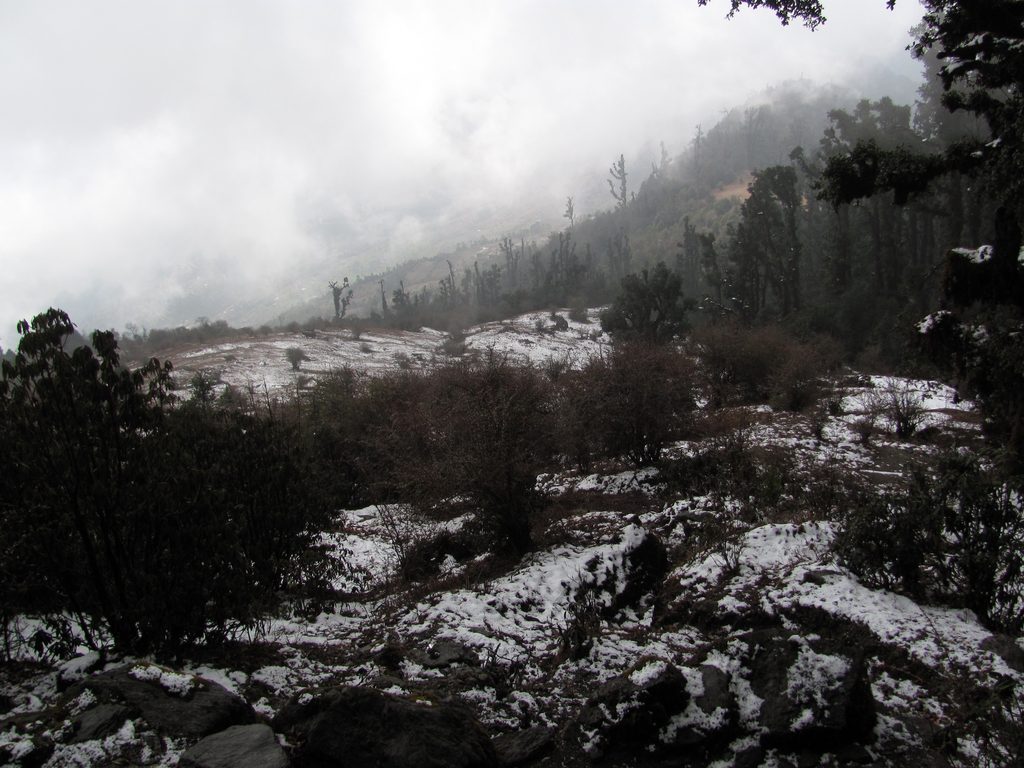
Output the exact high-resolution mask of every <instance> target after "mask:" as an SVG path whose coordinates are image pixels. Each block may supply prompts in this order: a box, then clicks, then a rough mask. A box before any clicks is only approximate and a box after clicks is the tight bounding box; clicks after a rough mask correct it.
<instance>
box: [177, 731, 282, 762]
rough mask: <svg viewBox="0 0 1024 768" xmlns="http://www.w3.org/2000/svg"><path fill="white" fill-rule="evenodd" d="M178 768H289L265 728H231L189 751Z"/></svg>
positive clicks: (271, 733) (183, 755)
mask: <svg viewBox="0 0 1024 768" xmlns="http://www.w3.org/2000/svg"><path fill="white" fill-rule="evenodd" d="M178 765H179V766H180V768H288V765H289V761H288V756H287V755H286V754H285V753H284V750H283V749H281V745H279V744H278V743H277V739H276V738H274V732H273V731H272V730H270V728H269V727H268V726H266V725H262V724H259V725H233V726H231V727H230V728H227V729H225V730H223V731H221V732H220V733H215V734H213V735H212V736H207V737H206V738H205V739H203V740H202V741H200V742H198V743H197V744H195V745H193V746H192V747H189V748H188V749H187V750H185V752H184V753H183V754H182V756H181V759H180V760H179V761H178Z"/></svg>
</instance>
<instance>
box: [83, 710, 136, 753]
mask: <svg viewBox="0 0 1024 768" xmlns="http://www.w3.org/2000/svg"><path fill="white" fill-rule="evenodd" d="M137 714H138V711H137V710H134V709H132V708H131V707H125V706H122V705H120V704H100V705H98V706H95V707H93V708H92V709H88V710H86V711H85V712H83V713H82V714H80V715H78V716H77V717H75V718H74V719H73V720H72V723H74V726H75V737H74V738H73V739H72V740H71V741H72V743H73V744H77V743H79V742H82V741H92V740H93V739H105V738H106V737H107V736H110V735H112V734H114V733H117V730H118V728H120V727H121V725H122V724H123V723H124V721H125V720H128V719H130V718H132V717H135V716H136V715H137Z"/></svg>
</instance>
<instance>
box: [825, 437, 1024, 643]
mask: <svg viewBox="0 0 1024 768" xmlns="http://www.w3.org/2000/svg"><path fill="white" fill-rule="evenodd" d="M1022 499H1024V484H1022V482H1021V479H1020V478H1010V479H1007V478H1003V477H999V476H998V475H996V474H995V473H994V472H992V471H989V470H986V469H984V468H982V466H980V465H979V463H978V461H977V460H976V459H975V458H973V457H968V456H963V455H960V454H953V455H950V456H946V457H944V458H943V459H942V461H941V462H940V464H939V467H938V470H937V471H936V473H935V474H934V475H926V474H924V473H919V474H917V475H916V476H915V477H914V479H913V481H912V482H911V484H910V487H909V488H908V489H907V490H905V491H903V492H898V493H895V492H894V493H888V494H882V495H865V496H863V497H862V498H861V499H860V500H859V502H858V503H855V504H853V505H852V506H851V508H850V510H849V513H848V515H847V518H846V519H845V520H844V522H843V527H842V529H841V531H840V534H839V537H838V539H837V541H836V547H837V551H838V553H839V555H840V557H841V558H842V559H843V560H844V561H845V562H846V564H847V565H848V566H849V567H850V569H851V570H853V571H854V572H855V573H856V574H857V575H858V576H859V577H860V578H861V579H863V580H864V581H865V583H868V584H869V585H872V586H883V587H888V588H891V589H900V590H902V591H905V592H908V593H910V594H912V595H914V596H917V597H927V596H929V595H930V596H934V597H936V598H938V599H940V600H942V601H944V602H947V603H950V604H952V605H957V606H962V607H965V608H969V609H971V610H973V611H974V612H975V613H977V614H978V616H980V617H981V618H982V619H983V620H984V621H985V622H986V623H987V624H988V625H989V626H991V627H993V628H995V629H1000V630H1003V631H1008V632H1019V631H1020V629H1021V627H1022V626H1024V549H1022V544H1024V513H1022Z"/></svg>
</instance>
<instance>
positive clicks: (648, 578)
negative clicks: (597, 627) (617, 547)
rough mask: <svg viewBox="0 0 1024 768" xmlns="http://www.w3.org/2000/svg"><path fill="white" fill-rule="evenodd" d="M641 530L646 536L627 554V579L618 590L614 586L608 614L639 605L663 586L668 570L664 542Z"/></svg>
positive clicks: (625, 561)
mask: <svg viewBox="0 0 1024 768" xmlns="http://www.w3.org/2000/svg"><path fill="white" fill-rule="evenodd" d="M628 530H629V529H627V531H628ZM640 530H641V531H642V532H643V538H641V539H640V541H639V542H638V543H637V544H636V546H634V547H632V548H631V549H629V550H628V551H627V552H626V554H625V558H624V563H623V564H624V565H625V576H624V581H623V583H622V584H621V585H619V587H618V588H617V589H616V590H612V595H614V597H613V599H612V602H611V604H610V605H609V606H608V608H607V610H606V611H605V615H606V617H607V618H612V617H614V615H615V614H616V613H618V612H619V611H620V610H622V609H623V608H630V607H637V606H639V605H640V604H641V603H642V602H643V599H644V598H645V597H646V596H647V595H649V594H651V593H652V592H656V591H657V590H658V589H659V588H660V587H661V582H662V580H663V579H664V578H665V574H666V572H667V571H668V555H667V554H666V552H665V545H664V544H662V543H661V540H660V539H659V538H658V537H657V536H655V535H654V534H652V533H650V532H649V531H645V530H643V529H640Z"/></svg>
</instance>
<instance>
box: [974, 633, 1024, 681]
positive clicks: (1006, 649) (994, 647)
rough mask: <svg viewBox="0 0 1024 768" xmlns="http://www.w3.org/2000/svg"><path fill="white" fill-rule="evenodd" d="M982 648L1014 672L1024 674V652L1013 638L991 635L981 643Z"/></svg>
mask: <svg viewBox="0 0 1024 768" xmlns="http://www.w3.org/2000/svg"><path fill="white" fill-rule="evenodd" d="M981 648H982V650H985V651H991V652H992V653H994V654H995V655H996V656H998V657H999V658H1001V659H1002V660H1003V661H1005V662H1006V666H1008V667H1009V668H1010V669H1012V670H1013V671H1014V672H1024V650H1021V647H1020V646H1019V645H1018V644H1017V641H1016V640H1014V639H1013V638H1012V637H1008V636H1007V635H990V636H989V637H986V638H985V639H984V640H982V641H981Z"/></svg>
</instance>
